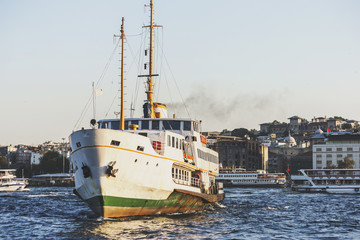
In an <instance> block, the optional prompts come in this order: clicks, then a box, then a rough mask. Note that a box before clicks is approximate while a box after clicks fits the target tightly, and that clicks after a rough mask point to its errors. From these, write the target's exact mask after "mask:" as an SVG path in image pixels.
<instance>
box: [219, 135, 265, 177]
mask: <svg viewBox="0 0 360 240" xmlns="http://www.w3.org/2000/svg"><path fill="white" fill-rule="evenodd" d="M212 148H213V149H214V150H216V151H217V152H218V153H219V162H220V163H221V164H222V166H223V167H224V168H225V167H230V168H232V167H237V168H245V169H246V170H249V171H255V170H259V169H267V162H268V147H267V146H266V145H262V144H261V143H260V142H259V141H257V140H252V139H248V138H247V139H242V138H239V137H233V136H221V137H218V139H217V142H216V143H215V144H214V145H213V146H212Z"/></svg>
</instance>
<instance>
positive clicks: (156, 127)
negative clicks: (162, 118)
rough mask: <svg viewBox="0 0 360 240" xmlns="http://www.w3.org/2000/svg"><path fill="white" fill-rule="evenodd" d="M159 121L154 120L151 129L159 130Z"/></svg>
mask: <svg viewBox="0 0 360 240" xmlns="http://www.w3.org/2000/svg"><path fill="white" fill-rule="evenodd" d="M159 125H160V124H159V121H156V120H153V121H152V127H151V129H153V130H159Z"/></svg>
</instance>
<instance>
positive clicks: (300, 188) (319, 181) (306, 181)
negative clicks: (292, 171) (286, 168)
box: [291, 169, 360, 194]
mask: <svg viewBox="0 0 360 240" xmlns="http://www.w3.org/2000/svg"><path fill="white" fill-rule="evenodd" d="M299 172H300V175H291V189H292V190H293V191H296V192H307V193H319V192H322V193H340V194H359V193H360V191H359V189H360V169H301V170H299Z"/></svg>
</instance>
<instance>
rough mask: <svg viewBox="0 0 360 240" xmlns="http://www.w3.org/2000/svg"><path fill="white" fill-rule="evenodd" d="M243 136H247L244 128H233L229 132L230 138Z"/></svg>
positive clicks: (247, 133) (247, 131)
mask: <svg viewBox="0 0 360 240" xmlns="http://www.w3.org/2000/svg"><path fill="white" fill-rule="evenodd" d="M245 135H249V130H247V129H246V128H235V129H234V130H232V131H231V136H235V137H241V138H243V137H244V136H245Z"/></svg>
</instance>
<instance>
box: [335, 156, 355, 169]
mask: <svg viewBox="0 0 360 240" xmlns="http://www.w3.org/2000/svg"><path fill="white" fill-rule="evenodd" d="M354 165H355V161H354V160H351V159H350V158H349V157H348V156H346V157H345V158H344V160H341V161H339V163H338V166H337V168H339V169H351V168H353V167H354Z"/></svg>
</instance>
